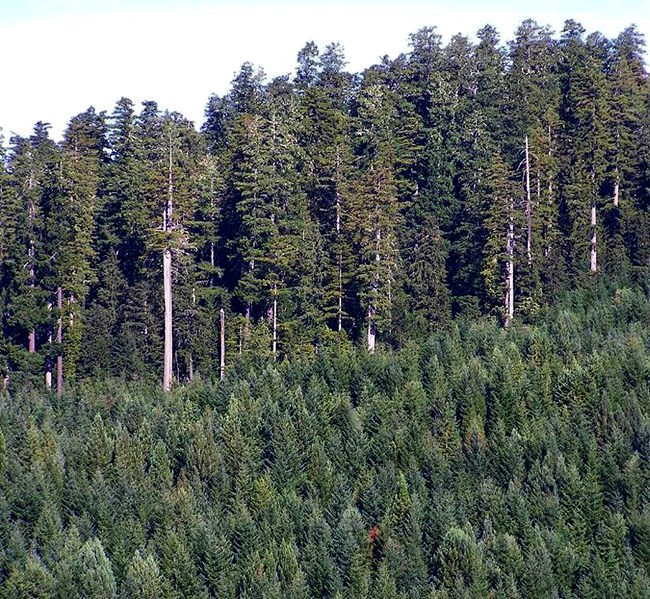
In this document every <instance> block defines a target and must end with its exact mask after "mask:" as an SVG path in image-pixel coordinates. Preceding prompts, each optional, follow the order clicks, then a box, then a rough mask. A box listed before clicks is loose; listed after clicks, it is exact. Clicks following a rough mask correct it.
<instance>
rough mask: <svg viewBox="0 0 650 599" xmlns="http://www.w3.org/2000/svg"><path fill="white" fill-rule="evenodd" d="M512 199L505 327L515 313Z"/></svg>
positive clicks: (508, 243)
mask: <svg viewBox="0 0 650 599" xmlns="http://www.w3.org/2000/svg"><path fill="white" fill-rule="evenodd" d="M512 210H513V206H512V199H510V214H509V215H508V220H509V222H508V233H507V237H506V254H507V256H508V259H507V261H506V295H505V308H506V318H505V322H504V326H505V327H509V326H510V323H511V322H512V318H513V317H514V313H515V263H514V249H515V233H514V225H513V222H512Z"/></svg>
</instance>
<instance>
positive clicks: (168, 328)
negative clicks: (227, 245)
mask: <svg viewBox="0 0 650 599" xmlns="http://www.w3.org/2000/svg"><path fill="white" fill-rule="evenodd" d="M168 174H169V185H168V192H167V202H166V205H165V209H164V212H163V230H164V231H165V232H166V233H171V231H172V216H173V213H174V212H173V210H174V179H173V173H172V142H171V136H170V139H169V172H168ZM165 242H166V243H167V246H168V247H166V248H165V250H164V252H163V295H164V302H165V346H164V357H163V389H164V390H165V391H169V390H170V389H171V387H172V359H173V353H174V345H173V337H172V334H173V333H172V326H173V311H172V251H171V248H170V247H169V244H171V239H169V238H167V239H166V241H165Z"/></svg>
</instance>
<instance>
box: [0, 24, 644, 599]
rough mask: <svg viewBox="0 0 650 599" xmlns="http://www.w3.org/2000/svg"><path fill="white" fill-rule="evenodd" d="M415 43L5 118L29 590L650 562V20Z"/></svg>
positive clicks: (214, 588)
mask: <svg viewBox="0 0 650 599" xmlns="http://www.w3.org/2000/svg"><path fill="white" fill-rule="evenodd" d="M410 43H411V51H410V52H409V54H407V55H401V56H398V57H397V58H395V59H394V60H391V59H389V58H384V59H383V60H382V61H381V64H379V65H375V66H373V67H371V68H369V69H367V70H366V71H364V72H363V73H362V74H360V75H354V74H351V73H348V72H346V71H345V59H344V55H343V51H342V49H341V47H340V46H339V45H338V44H330V45H328V46H327V47H326V48H325V49H324V50H323V51H322V52H321V51H320V50H319V49H318V48H317V47H316V45H315V44H314V43H309V44H307V45H306V46H305V47H304V48H303V50H301V51H300V53H299V55H298V68H297V71H296V76H295V77H294V78H293V79H292V78H290V77H288V76H287V77H279V78H276V79H275V80H273V81H271V82H266V80H265V76H264V73H263V71H262V70H261V69H256V68H255V67H254V66H253V65H251V64H249V63H247V64H244V65H243V66H242V68H241V70H240V72H239V73H238V74H237V75H236V77H235V79H234V80H233V82H232V87H231V90H230V91H229V93H227V94H226V95H224V96H223V97H217V96H214V97H212V98H210V100H209V103H208V106H207V108H206V122H205V124H204V126H203V128H202V130H201V132H200V133H199V132H197V131H196V129H195V128H194V127H193V125H192V124H191V123H189V122H188V121H187V120H185V119H184V118H183V117H182V116H181V115H179V114H177V113H169V112H161V111H160V110H159V109H158V106H157V105H156V103H155V102H145V103H143V105H142V109H141V111H140V112H139V113H138V112H136V110H135V108H134V106H133V104H132V102H131V101H130V100H128V99H125V98H123V99H121V100H120V101H119V102H118V103H117V105H116V107H115V110H114V112H113V113H112V115H111V116H110V117H107V116H106V115H104V114H103V113H97V112H95V111H94V110H93V109H92V108H90V109H88V110H87V111H86V112H84V113H81V114H80V115H78V116H76V117H74V118H73V119H71V121H70V123H69V126H68V128H67V129H66V133H65V135H64V138H63V140H62V141H61V142H60V143H55V142H54V141H53V140H51V139H49V137H48V125H46V124H44V123H37V125H36V127H35V129H34V133H33V135H32V136H30V137H29V138H25V139H23V138H17V137H16V138H12V140H10V144H9V148H8V150H6V151H5V150H0V229H1V231H2V235H0V308H1V309H0V597H5V596H6V597H65V598H68V597H76V596H79V597H124V598H127V597H183V598H185V597H188V598H189V597H200V598H206V597H212V596H217V597H234V596H243V597H265V598H266V597H271V598H276V597H277V598H280V597H282V598H284V597H290V598H295V599H298V598H302V597H332V598H337V599H338V598H342V597H367V598H370V597H386V598H399V599H402V598H409V599H411V598H412V599H415V598H420V597H421V598H425V597H427V598H430V597H445V598H451V597H477V598H478V597H481V598H482V597H512V598H517V597H519V598H523V597H567V598H569V597H614V596H621V597H647V596H650V566H649V560H650V503H649V502H650V491H649V489H650V421H649V418H650V403H649V401H648V396H649V386H648V377H649V375H650V367H649V364H650V355H649V350H648V348H649V347H650V334H649V333H648V323H649V322H650V307H649V306H650V299H649V298H650V276H649V275H648V264H649V261H650V245H649V244H648V239H650V220H649V217H648V215H649V214H650V158H649V156H650V134H649V133H648V131H650V94H649V93H648V89H649V88H648V77H647V73H646V67H645V64H644V60H643V49H644V41H643V37H642V36H641V34H640V33H639V32H638V31H637V30H636V29H635V28H634V27H630V28H628V29H626V30H625V31H623V32H622V33H621V34H620V35H619V36H618V37H617V38H616V39H613V40H608V39H606V38H604V37H603V36H602V35H600V34H591V35H586V32H585V31H584V29H583V28H582V27H581V26H580V24H578V23H576V22H574V21H568V22H567V23H566V24H565V27H564V29H563V31H562V33H561V35H560V36H559V39H555V38H554V37H553V34H552V32H551V31H550V30H549V29H548V28H546V27H542V26H539V25H538V24H537V23H535V22H534V21H524V22H523V23H522V24H521V26H520V27H519V28H518V29H517V31H516V33H515V39H514V40H513V41H511V42H508V44H507V45H506V46H504V45H502V44H501V42H500V40H499V36H498V34H497V32H496V30H495V29H494V28H492V27H490V26H486V27H484V28H482V29H481V30H480V31H479V32H478V34H477V41H476V43H474V42H472V41H471V40H470V39H469V38H467V37H464V36H461V35H457V36H454V37H453V38H452V39H451V40H450V41H449V43H448V44H447V45H446V46H443V45H442V40H441V38H440V36H439V35H438V34H437V33H436V31H435V29H434V28H424V29H422V30H420V31H418V32H417V33H415V34H413V35H412V36H411V37H410ZM526 150H527V151H526ZM172 196H173V204H174V211H173V219H172V221H171V223H170V227H168V228H167V229H166V230H165V231H163V227H162V214H163V206H164V205H165V203H166V202H168V201H169V198H171V197H172ZM594 211H595V212H594ZM594 213H595V215H596V216H595V218H596V223H595V225H593V224H592V222H591V219H592V214H594ZM507 239H511V240H513V241H514V248H512V246H508V245H507ZM166 248H171V250H172V253H173V272H172V278H173V304H174V321H173V336H174V348H175V352H174V360H173V362H174V364H173V369H174V378H175V381H176V383H178V384H177V385H176V387H175V389H174V390H173V392H171V393H167V394H163V393H162V391H158V390H156V389H157V385H156V384H155V383H153V382H152V381H154V380H157V379H158V377H159V371H160V362H161V359H160V358H161V349H162V347H161V346H162V335H163V326H162V324H163V323H162V314H163V300H162V285H161V273H160V271H161V268H160V266H161V264H160V262H161V260H160V256H161V251H162V250H163V249H166ZM511 248H512V252H509V251H508V250H509V249H511ZM596 250H597V255H598V260H597V267H596V268H595V270H594V271H593V272H591V275H592V276H588V274H589V271H590V257H592V256H595V253H596ZM507 263H512V264H514V273H515V274H514V298H515V302H514V303H515V316H514V319H513V320H512V322H511V323H510V327H509V328H508V329H507V330H506V329H504V328H502V327H501V326H500V320H501V319H502V317H503V315H504V310H503V306H504V294H505V289H506V279H505V272H506V264H507ZM59 287H61V288H62V291H63V296H64V306H63V310H62V312H59V310H58V308H56V307H55V306H54V305H53V300H54V297H55V293H56V291H57V288H59ZM221 311H223V316H224V318H225V323H226V330H225V340H224V346H223V348H222V346H221V341H220V335H219V333H220V331H219V328H220V321H221ZM59 319H60V320H61V325H62V329H63V342H62V344H60V345H59V344H58V343H56V341H55V333H56V328H57V325H58V321H59ZM373 335H376V336H377V341H378V343H377V346H376V349H375V355H372V356H370V355H368V352H366V351H364V349H362V348H361V346H362V345H365V341H366V338H367V339H368V341H370V338H371V337H372V336H373ZM369 345H370V343H369ZM221 349H225V352H226V365H227V367H226V372H225V377H224V380H220V379H221V378H222V377H221V376H220V374H221V373H220V371H219V365H220V364H219V359H220V352H221ZM58 355H62V356H63V363H64V367H65V380H66V389H65V392H64V393H62V394H61V393H59V394H56V395H55V394H53V393H52V392H51V390H48V389H45V388H43V383H42V381H43V378H44V374H46V373H48V374H51V373H52V366H53V364H54V363H55V362H56V358H57V356H58ZM181 383H182V384H181Z"/></svg>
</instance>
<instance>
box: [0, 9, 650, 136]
mask: <svg viewBox="0 0 650 599" xmlns="http://www.w3.org/2000/svg"><path fill="white" fill-rule="evenodd" d="M488 5H489V8H487V6H488ZM524 5H528V6H524ZM527 18H532V19H535V20H536V21H537V22H538V23H539V24H541V25H550V26H551V27H552V28H553V29H554V30H555V31H561V29H562V26H563V23H564V21H565V20H566V19H574V20H576V21H578V22H580V23H582V25H583V26H584V27H585V28H586V29H587V32H592V31H600V32H602V33H603V34H605V35H606V36H607V37H616V36H617V35H618V34H619V33H620V32H621V31H622V30H623V29H625V28H626V27H627V26H628V25H630V24H632V23H634V24H636V25H637V27H638V29H639V31H640V32H641V33H643V34H645V35H646V36H649V37H650V0H544V1H543V2H536V3H527V2H522V1H521V0H519V1H512V0H455V1H454V2H449V0H445V1H444V2H443V1H442V0H348V1H347V2H344V1H342V0H280V1H271V2H269V1H267V2H263V1H262V0H239V1H236V0H185V1H182V0H0V43H1V44H2V48H3V52H2V55H3V60H2V62H1V63H0V64H1V66H0V78H1V79H0V80H1V81H2V83H1V85H2V88H1V90H0V127H1V128H2V130H3V135H4V137H5V142H6V140H7V139H8V138H9V137H10V136H11V135H13V134H18V135H23V136H27V135H29V134H30V133H31V131H32V128H33V125H34V123H35V122H37V121H44V122H48V123H51V125H52V130H51V134H52V137H53V138H54V139H58V138H59V137H60V135H61V133H62V131H63V130H64V128H65V126H66V124H67V122H68V121H69V120H70V118H71V117H72V116H74V115H76V114H78V113H80V112H83V111H84V110H86V109H87V108H88V107H89V106H94V107H95V109H96V110H98V111H99V110H105V111H107V113H109V114H110V113H111V112H112V110H113V107H114V106H115V103H116V102H117V100H119V99H120V98H121V97H123V96H125V97H128V98H130V99H131V100H133V101H134V102H135V103H136V105H137V104H139V103H140V102H143V101H145V100H155V101H156V102H157V103H158V105H159V107H160V108H161V109H163V110H165V109H169V110H176V111H179V112H181V113H182V114H183V115H185V116H186V117H187V118H189V119H191V120H193V121H194V122H195V123H196V125H197V126H200V124H201V123H202V121H203V112H204V108H205V105H206V103H207V100H208V98H209V96H210V95H211V94H213V93H216V94H219V95H223V94H225V93H227V91H228V89H229V84H230V81H231V80H232V79H233V77H234V75H235V74H236V72H238V71H239V68H240V66H241V65H242V63H244V62H245V61H250V62H252V63H253V64H255V65H256V66H260V67H262V68H263V69H264V71H265V72H266V73H267V75H268V76H269V77H270V78H272V77H275V76H277V75H283V74H286V73H293V72H294V70H295V66H296V55H297V53H298V51H299V50H300V49H301V48H302V47H303V46H304V45H305V43H306V42H309V41H314V42H316V44H317V45H318V46H319V47H320V48H321V49H323V48H324V47H325V46H326V45H327V44H329V43H331V42H338V43H340V44H341V45H342V46H343V47H344V49H345V55H346V58H347V60H348V68H349V70H351V71H353V72H358V71H361V70H363V69H364V68H366V67H369V66H371V65H373V64H376V63H377V62H378V61H379V60H380V58H381V57H382V56H384V55H388V56H390V57H395V56H397V55H398V54H400V53H401V52H408V49H409V47H408V36H409V34H410V33H414V32H416V31H417V30H419V29H421V28H422V27H426V26H436V27H437V28H438V32H439V33H440V34H441V35H442V37H443V43H446V42H447V41H448V40H449V38H450V37H451V36H452V35H454V34H456V33H462V34H464V35H467V36H470V37H473V36H474V34H475V33H476V32H477V31H478V30H479V29H480V28H481V27H482V26H484V25H486V24H490V25H493V26H495V27H496V28H497V29H498V31H499V32H500V34H501V39H502V40H503V41H508V40H510V39H512V38H513V37H514V32H515V30H516V28H517V26H518V25H519V24H520V23H521V22H522V21H523V20H524V19H527Z"/></svg>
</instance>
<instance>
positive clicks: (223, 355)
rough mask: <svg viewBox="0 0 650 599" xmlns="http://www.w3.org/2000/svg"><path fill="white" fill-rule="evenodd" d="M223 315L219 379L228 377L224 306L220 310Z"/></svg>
mask: <svg viewBox="0 0 650 599" xmlns="http://www.w3.org/2000/svg"><path fill="white" fill-rule="evenodd" d="M219 315H220V317H221V331H220V335H219V336H220V339H219V341H220V346H219V379H220V380H222V381H223V379H224V378H225V377H226V312H225V311H224V309H223V308H221V310H220V311H219Z"/></svg>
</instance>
